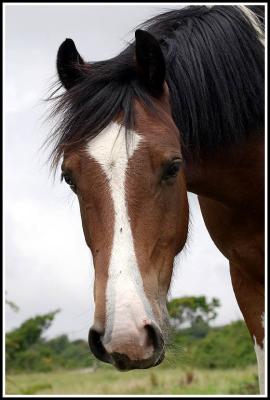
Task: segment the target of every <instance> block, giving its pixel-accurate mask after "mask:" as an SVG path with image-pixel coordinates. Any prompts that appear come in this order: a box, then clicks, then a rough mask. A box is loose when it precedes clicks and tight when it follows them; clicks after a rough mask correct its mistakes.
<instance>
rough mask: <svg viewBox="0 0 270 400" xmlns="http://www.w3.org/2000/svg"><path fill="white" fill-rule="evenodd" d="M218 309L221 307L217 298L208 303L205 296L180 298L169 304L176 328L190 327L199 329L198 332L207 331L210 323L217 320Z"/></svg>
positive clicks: (172, 320)
mask: <svg viewBox="0 0 270 400" xmlns="http://www.w3.org/2000/svg"><path fill="white" fill-rule="evenodd" d="M218 307H220V301H219V300H218V299H217V298H215V297H214V298H212V300H211V301H209V302H207V300H206V297H205V296H188V297H180V298H176V299H173V300H171V301H169V302H168V304H167V308H168V312H169V315H170V318H171V322H172V325H174V327H175V328H177V329H181V328H183V326H190V327H192V328H194V329H196V328H197V331H198V332H199V330H203V329H205V327H207V326H208V325H209V322H210V321H212V320H214V319H215V318H216V316H217V311H216V309H217V308H218Z"/></svg>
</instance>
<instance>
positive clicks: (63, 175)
mask: <svg viewBox="0 0 270 400" xmlns="http://www.w3.org/2000/svg"><path fill="white" fill-rule="evenodd" d="M62 179H64V180H65V182H66V183H67V184H68V185H69V186H70V188H71V190H73V192H74V193H76V185H75V184H74V182H73V180H72V178H71V176H70V175H68V174H62Z"/></svg>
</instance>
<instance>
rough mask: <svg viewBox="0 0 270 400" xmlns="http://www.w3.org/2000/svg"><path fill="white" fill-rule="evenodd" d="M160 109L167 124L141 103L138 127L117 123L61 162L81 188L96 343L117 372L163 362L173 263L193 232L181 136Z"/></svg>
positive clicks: (97, 351) (92, 334)
mask: <svg viewBox="0 0 270 400" xmlns="http://www.w3.org/2000/svg"><path fill="white" fill-rule="evenodd" d="M158 107H159V114H160V115H162V114H163V118H162V119H161V120H163V123H161V122H160V121H156V120H155V119H154V118H153V116H152V117H151V116H150V115H148V114H147V111H145V110H144V108H143V107H142V106H141V105H140V104H139V103H137V104H136V105H135V109H136V116H137V117H136V123H135V130H133V131H128V132H127V135H126V133H125V130H124V128H123V127H121V125H120V124H119V123H118V122H112V123H111V124H110V125H109V126H108V127H107V128H106V129H104V130H103V131H102V132H101V133H100V134H98V135H97V136H96V137H95V138H94V139H92V140H91V141H90V142H89V143H88V144H87V146H86V147H85V148H84V149H83V150H82V151H80V152H77V153H76V154H75V153H67V154H65V157H64V162H63V165H62V169H63V173H64V175H66V174H69V176H71V175H72V181H73V184H74V185H75V186H76V192H77V195H78V199H79V203H80V210H81V216H82V224H83V229H84V234H85V238H86V242H87V244H88V246H89V247H90V249H91V252H92V255H93V261H94V267H95V285H94V298H95V319H94V325H93V327H92V329H91V330H90V334H89V343H90V347H91V349H92V351H93V353H94V354H95V355H96V356H97V358H99V359H101V360H103V361H106V362H111V363H113V364H114V365H115V366H116V367H117V368H119V369H131V368H147V367H150V366H152V365H155V364H157V363H158V362H159V361H161V360H162V358H163V352H164V335H165V331H166V329H164V328H165V326H166V325H167V312H166V295H167V291H168V288H169V285H170V280H171V274H172V267H173V260H174V257H175V255H176V254H177V253H178V252H179V251H180V250H181V249H182V247H183V246H184V243H185V241H186V236H187V228H188V203H187V193H186V185H185V179H184V174H183V170H182V156H181V149H180V144H179V133H178V130H177V129H176V127H175V125H174V123H173V122H172V119H171V118H170V116H169V114H168V113H167V110H166V107H163V106H162V102H160V105H158Z"/></svg>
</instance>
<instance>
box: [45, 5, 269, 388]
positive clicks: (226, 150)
mask: <svg viewBox="0 0 270 400" xmlns="http://www.w3.org/2000/svg"><path fill="white" fill-rule="evenodd" d="M56 67H57V72H58V84H59V86H58V87H57V89H56V90H55V91H54V92H53V94H52V97H51V98H53V99H55V100H56V104H55V105H54V107H53V110H52V114H53V115H54V116H57V115H58V116H60V120H59V122H58V124H57V125H56V127H55V129H54V130H53V132H52V133H51V135H50V136H49V140H48V142H49V143H50V144H53V149H52V153H51V157H52V161H51V162H52V166H53V168H55V169H56V168H57V166H58V165H59V163H60V161H61V169H62V173H61V176H62V179H63V180H65V182H66V183H67V184H68V185H69V186H70V188H71V189H72V190H73V191H74V192H75V193H76V194H77V197H78V201H79V206H80V212H81V218H82V226H83V231H84V235H85V240H86V243H87V245H88V247H89V248H90V250H91V253H92V256H93V263H94V269H95V281H94V300H95V314H94V323H93V326H92V327H91V329H90V331H89V338H88V341H89V346H90V349H91V351H92V352H93V354H94V355H95V356H96V357H97V358H98V359H99V360H102V361H104V362H107V363H111V364H112V365H114V366H115V367H116V368H117V369H119V370H121V371H123V370H130V369H135V368H136V369H140V368H150V367H153V366H156V365H158V364H160V363H161V362H162V360H163V358H164V355H165V348H166V343H167V339H168V329H167V326H168V313H167V309H166V297H167V292H168V289H169V286H170V281H171V276H172V270H173V261H174V258H175V256H176V255H177V254H178V253H179V252H181V251H182V249H183V248H184V246H185V243H186V240H187V236H188V223H189V207H188V199H187V191H190V192H193V193H195V194H196V195H198V199H199V205H200V209H201V212H202V216H203V219H204V222H205V225H206V228H207V230H208V232H209V234H210V236H211V238H212V240H213V242H214V243H215V245H216V246H217V248H218V249H219V250H220V251H221V253H222V254H223V255H224V256H225V257H226V258H227V259H228V260H229V265H230V274H231V280H232V285H233V289H234V292H235V296H236V299H237V302H238V304H239V307H240V309H241V312H242V314H243V317H244V319H245V322H246V325H247V327H248V330H249V332H250V335H251V338H252V340H253V341H254V347H255V352H256V356H257V361H258V374H259V384H260V391H261V393H263V392H264V7H256V6H253V7H248V6H232V5H214V6H188V7H184V8H181V9H178V10H171V11H168V12H165V13H162V14H160V15H157V16H155V17H153V18H151V19H150V20H148V21H146V22H145V23H143V24H142V25H141V26H140V27H139V29H137V30H136V31H135V39H134V40H132V41H131V42H130V43H129V44H128V45H127V46H126V47H125V49H124V50H123V51H122V52H120V54H118V55H117V56H115V57H113V58H111V59H108V60H104V61H95V62H86V61H85V60H84V59H83V57H82V56H81V55H80V54H79V52H78V50H77V48H76V46H75V43H74V42H73V40H72V39H66V40H65V41H64V42H63V43H62V44H61V45H60V47H59V49H58V53H57V61H56ZM59 88H62V89H63V91H62V93H61V94H59V95H57V96H56V97H55V94H56V93H57V91H58V89H59Z"/></svg>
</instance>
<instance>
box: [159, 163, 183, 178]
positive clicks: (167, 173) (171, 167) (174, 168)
mask: <svg viewBox="0 0 270 400" xmlns="http://www.w3.org/2000/svg"><path fill="white" fill-rule="evenodd" d="M180 167H181V160H180V159H177V160H173V161H172V162H171V163H170V164H168V165H166V167H165V170H164V174H163V179H164V180H168V179H170V178H174V177H176V175H177V174H178V172H179V170H180Z"/></svg>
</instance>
